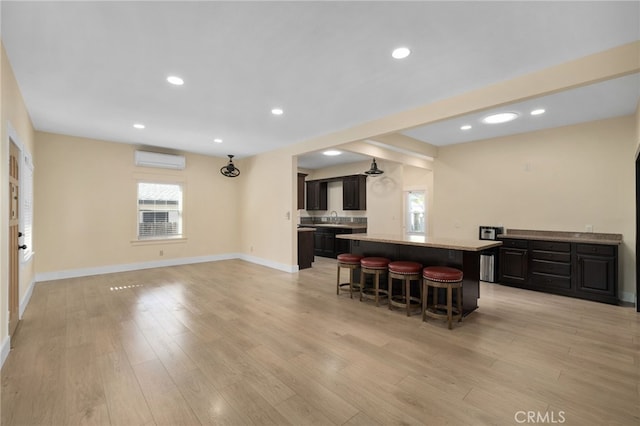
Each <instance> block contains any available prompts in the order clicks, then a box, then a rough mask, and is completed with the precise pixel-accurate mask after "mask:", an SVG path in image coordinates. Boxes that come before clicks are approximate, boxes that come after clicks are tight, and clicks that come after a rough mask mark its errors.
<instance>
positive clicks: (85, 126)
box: [1, 1, 640, 158]
mask: <svg viewBox="0 0 640 426" xmlns="http://www.w3.org/2000/svg"><path fill="white" fill-rule="evenodd" d="M1 7H2V41H3V43H4V45H5V47H6V50H7V54H8V56H9V59H10V62H11V65H12V66H13V69H14V72H15V74H16V78H17V80H18V84H19V86H20V89H21V92H22V94H23V96H24V98H25V102H26V104H27V107H28V109H29V113H30V115H31V118H32V120H33V123H34V126H35V127H36V129H37V130H41V131H49V132H56V133H63V134H70V135H77V136H83V137H88V138H96V139H103V140H111V141H117V142H124V143H133V144H143V145H147V146H158V147H164V148H173V149H177V150H182V151H190V152H196V153H202V154H207V155H216V156H223V157H224V156H225V155H226V154H235V155H236V156H237V158H242V157H246V156H249V155H253V154H257V153H260V152H265V151H269V150H272V149H275V148H278V147H283V146H287V145H290V144H295V143H298V142H302V141H305V140H307V139H310V138H312V137H314V136H319V135H323V134H327V133H331V132H334V131H337V130H341V129H345V128H349V127H352V126H354V125H357V124H360V123H363V122H367V121H370V120H374V119H377V118H381V117H384V116H387V115H389V114H392V113H396V112H400V111H403V110H407V109H410V108H414V107H417V106H420V105H424V104H428V103H430V102H433V101H436V100H439V99H444V98H448V97H450V96H453V95H456V94H461V93H464V92H467V91H470V90H473V89H477V88H480V87H483V86H486V85H489V84H492V83H495V82H499V81H503V80H507V79H511V78H514V77H516V76H519V75H523V74H526V73H529V72H532V71H536V70H540V69H543V68H546V67H549V66H552V65H555V64H558V63H562V62H566V61H568V60H571V59H575V58H579V57H583V56H585V55H588V54H592V53H596V52H600V51H602V50H605V49H608V48H612V47H615V46H619V45H621V44H624V43H628V42H631V41H635V40H639V39H640V3H639V2H608V1H603V2H338V1H336V2H213V1H209V2H56V1H47V2H14V1H2V3H1ZM400 45H406V46H408V47H410V48H411V49H412V55H411V56H409V57H408V58H407V59H404V60H402V61H396V60H394V59H392V58H391V57H390V52H391V50H392V49H393V48H395V47H397V46H400ZM170 74H175V75H179V76H181V77H182V78H184V80H185V84H184V86H182V87H175V86H170V85H169V84H168V83H166V81H165V78H166V77H167V76H168V75H170ZM634 78H635V80H634ZM627 84H628V85H631V90H630V92H631V93H632V94H631V95H630V96H635V99H636V100H637V99H638V92H637V90H634V87H633V86H634V85H635V89H637V85H638V79H637V77H629V80H628V81H627ZM613 85H614V86H615V84H613ZM616 87H617V86H616ZM625 87H627V89H628V87H629V86H625ZM627 89H623V90H627ZM585 90H589V89H585ZM555 96H559V97H560V98H562V94H559V95H555ZM583 96H584V94H583ZM586 96H587V98H589V97H590V96H593V95H589V94H588V93H587V95H586ZM618 98H620V97H618V96H613V97H610V99H608V100H609V101H611V103H610V104H607V107H606V108H607V109H609V108H611V109H612V110H614V109H616V108H618V107H619V105H618V104H617V103H616V100H618ZM621 98H624V102H626V103H628V102H629V99H628V98H629V96H622V97H621ZM589 99H591V98H589ZM558 102H560V103H559V105H563V102H565V103H566V102H568V101H566V100H560V101H558ZM589 104H592V105H596V106H597V104H596V103H594V102H580V103H578V104H577V105H578V106H577V108H578V109H577V110H573V109H568V108H559V109H556V108H555V107H553V108H548V110H549V113H548V114H546V115H545V116H543V117H541V118H542V119H543V120H549V121H554V122H555V120H559V118H558V117H562V116H569V115H571V116H579V115H581V114H583V113H585V111H584V110H585V109H587V107H588V106H589ZM275 106H278V107H282V108H283V109H284V111H285V113H284V115H282V116H279V117H276V116H273V115H271V113H270V110H271V109H272V108H273V107H275ZM515 107H516V106H514V108H515ZM517 107H518V108H520V107H522V108H523V109H526V108H528V105H518V106H517ZM622 108H623V109H624V108H626V107H622ZM470 119H475V117H470ZM136 122H142V123H144V124H145V125H146V128H145V129H144V130H136V129H134V128H133V127H132V125H133V123H136ZM512 125H514V127H513V128H512V129H511V130H510V132H511V133H520V132H522V131H528V129H529V128H528V127H519V126H520V125H522V126H530V123H529V120H517V121H516V122H513V123H512ZM478 127H479V126H476V128H474V130H473V131H474V133H468V134H467V135H473V136H471V137H472V138H474V139H475V138H484V137H486V136H483V135H484V134H483V133H480V132H481V130H480V129H479V128H478ZM503 129H506V127H504V128H503ZM406 134H407V135H411V136H413V137H417V138H419V139H422V140H426V141H428V142H430V143H432V144H435V145H438V144H447V143H457V142H463V141H465V139H464V138H463V137H462V136H461V135H460V130H459V126H458V122H457V121H456V120H452V121H451V122H450V123H447V122H441V123H435V124H432V125H429V126H427V127H424V128H419V129H412V130H409V131H407V132H406ZM465 137H467V136H466V135H465ZM214 138H221V139H223V140H224V142H223V143H221V144H216V143H214V142H213V139H214Z"/></svg>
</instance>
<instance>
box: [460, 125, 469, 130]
mask: <svg viewBox="0 0 640 426" xmlns="http://www.w3.org/2000/svg"><path fill="white" fill-rule="evenodd" d="M469 129H471V126H470V125H469V124H465V125H464V126H460V130H469Z"/></svg>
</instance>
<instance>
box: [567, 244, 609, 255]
mask: <svg viewBox="0 0 640 426" xmlns="http://www.w3.org/2000/svg"><path fill="white" fill-rule="evenodd" d="M576 251H577V252H578V253H580V254H596V255H601V256H613V255H614V253H615V251H616V248H615V246H605V245H601V244H576Z"/></svg>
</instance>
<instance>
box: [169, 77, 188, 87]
mask: <svg viewBox="0 0 640 426" xmlns="http://www.w3.org/2000/svg"><path fill="white" fill-rule="evenodd" d="M167 81H168V82H169V83H171V84H173V85H174V86H182V85H183V84H184V80H183V79H181V78H180V77H178V76H175V75H170V76H169V77H167Z"/></svg>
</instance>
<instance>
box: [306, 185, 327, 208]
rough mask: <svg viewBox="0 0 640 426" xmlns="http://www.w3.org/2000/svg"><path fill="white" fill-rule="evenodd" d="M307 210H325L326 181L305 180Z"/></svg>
mask: <svg viewBox="0 0 640 426" xmlns="http://www.w3.org/2000/svg"><path fill="white" fill-rule="evenodd" d="M307 210H327V181H326V180H309V181H307Z"/></svg>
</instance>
